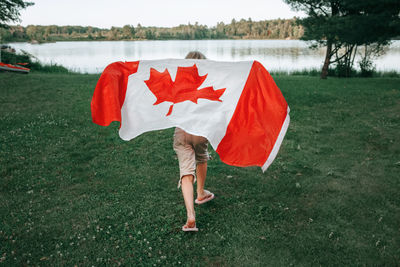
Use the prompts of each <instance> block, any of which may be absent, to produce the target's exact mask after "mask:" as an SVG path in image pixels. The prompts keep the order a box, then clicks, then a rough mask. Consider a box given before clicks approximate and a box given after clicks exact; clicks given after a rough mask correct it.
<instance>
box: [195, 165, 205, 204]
mask: <svg viewBox="0 0 400 267" xmlns="http://www.w3.org/2000/svg"><path fill="white" fill-rule="evenodd" d="M196 175H197V190H196V191H197V198H198V199H201V198H204V197H205V196H206V192H204V184H205V182H206V176H207V162H202V163H197V167H196Z"/></svg>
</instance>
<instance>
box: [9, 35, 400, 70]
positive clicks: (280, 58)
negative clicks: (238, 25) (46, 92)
mask: <svg viewBox="0 0 400 267" xmlns="http://www.w3.org/2000/svg"><path fill="white" fill-rule="evenodd" d="M10 45H11V46H13V47H14V48H16V49H17V50H21V49H22V50H25V51H27V52H28V53H31V54H32V55H34V56H36V57H37V58H38V59H39V60H40V61H41V62H44V63H57V64H60V65H63V66H65V67H67V68H68V69H71V70H74V71H78V72H83V73H100V72H102V71H103V69H104V68H105V67H106V66H107V65H108V64H109V63H112V62H115V61H135V60H143V59H162V58H184V57H185V55H186V54H187V53H188V52H189V51H192V50H198V51H200V52H202V53H203V54H205V55H206V57H207V58H209V59H212V60H220V61H242V60H258V61H260V62H261V63H262V64H263V65H264V66H265V67H266V68H267V69H268V70H269V71H288V72H291V71H294V70H302V69H312V68H318V69H319V68H321V66H322V62H323V60H324V56H325V49H324V48H322V49H316V50H312V49H309V48H308V46H309V44H308V43H307V42H304V41H299V40H190V41H186V40H172V41H91V42H56V43H45V44H30V43H10ZM356 61H357V59H356ZM399 62H400V41H394V42H393V43H392V44H391V46H390V47H389V48H388V50H387V52H386V54H384V55H383V56H381V57H379V58H378V59H376V60H375V61H374V63H375V65H376V69H377V70H381V71H390V70H395V71H398V72H400V64H399Z"/></svg>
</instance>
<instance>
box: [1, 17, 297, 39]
mask: <svg viewBox="0 0 400 267" xmlns="http://www.w3.org/2000/svg"><path fill="white" fill-rule="evenodd" d="M296 20H297V19H296V18H295V19H288V20H281V19H277V20H264V21H252V20H251V19H248V20H245V19H241V20H240V21H236V20H232V22H231V23H230V24H224V23H223V22H220V23H218V24H217V25H216V26H215V27H211V28H209V27H207V26H206V25H200V24H198V23H195V24H187V25H179V26H176V27H172V28H164V27H143V26H142V25H140V24H138V25H137V26H136V27H134V26H132V25H125V26H123V27H122V28H120V27H112V28H111V29H100V28H96V27H90V26H89V27H83V26H56V25H49V26H39V25H28V26H27V27H22V26H12V27H10V28H9V29H0V34H1V36H2V39H3V41H7V42H12V41H38V42H52V41H70V40H74V41H80V40H145V39H147V40H171V39H179V40H194V39H198V40H199V39H299V38H300V37H301V36H302V34H303V28H302V26H300V25H297V23H296Z"/></svg>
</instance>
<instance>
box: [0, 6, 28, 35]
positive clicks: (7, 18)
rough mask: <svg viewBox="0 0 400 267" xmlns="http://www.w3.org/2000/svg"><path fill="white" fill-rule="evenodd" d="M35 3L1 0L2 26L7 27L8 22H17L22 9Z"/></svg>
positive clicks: (0, 21)
mask: <svg viewBox="0 0 400 267" xmlns="http://www.w3.org/2000/svg"><path fill="white" fill-rule="evenodd" d="M31 5H33V3H31V2H26V1H22V0H0V28H7V27H8V26H7V23H10V22H17V21H19V17H20V13H19V12H20V10H21V9H24V8H27V7H28V6H31Z"/></svg>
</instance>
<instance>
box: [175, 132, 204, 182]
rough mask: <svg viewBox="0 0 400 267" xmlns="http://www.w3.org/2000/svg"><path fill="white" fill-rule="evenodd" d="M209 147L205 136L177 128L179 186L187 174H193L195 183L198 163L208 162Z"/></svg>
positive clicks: (176, 148)
mask: <svg viewBox="0 0 400 267" xmlns="http://www.w3.org/2000/svg"><path fill="white" fill-rule="evenodd" d="M207 147H208V140H207V139H206V138H205V137H202V136H196V135H191V134H188V133H187V132H185V131H184V130H182V129H181V128H178V127H176V128H175V134H174V150H175V152H176V155H177V156H178V161H179V172H180V178H179V183H178V188H179V187H180V186H181V179H182V177H183V176H185V175H193V177H194V180H193V183H194V182H196V163H202V162H207V160H208V159H209V158H210V156H209V155H208V151H207Z"/></svg>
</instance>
